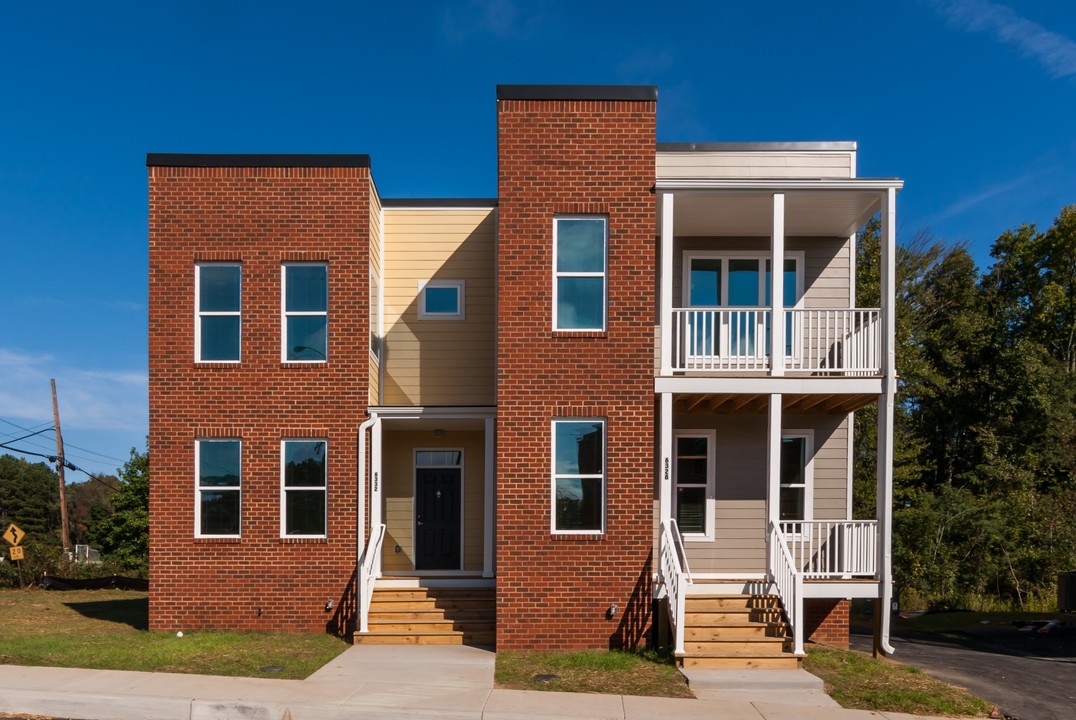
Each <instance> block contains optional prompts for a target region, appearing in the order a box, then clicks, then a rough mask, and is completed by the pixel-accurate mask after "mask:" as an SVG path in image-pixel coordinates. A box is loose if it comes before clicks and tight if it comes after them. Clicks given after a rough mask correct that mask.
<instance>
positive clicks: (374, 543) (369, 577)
mask: <svg viewBox="0 0 1076 720" xmlns="http://www.w3.org/2000/svg"><path fill="white" fill-rule="evenodd" d="M384 541H385V525H384V524H381V525H378V526H377V527H376V528H374V532H373V535H372V536H371V537H370V542H369V544H368V545H367V546H366V549H365V550H364V551H363V554H362V558H361V559H360V562H359V578H358V580H359V592H358V600H359V632H363V633H364V632H369V631H370V600H371V599H372V598H373V596H374V583H376V582H377V576H378V574H379V568H380V567H381V544H382V543H383V542H384Z"/></svg>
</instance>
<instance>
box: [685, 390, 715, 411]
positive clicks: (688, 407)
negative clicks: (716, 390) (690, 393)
mask: <svg viewBox="0 0 1076 720" xmlns="http://www.w3.org/2000/svg"><path fill="white" fill-rule="evenodd" d="M712 397H713V396H712V395H704V394H700V395H697V396H695V399H694V400H693V401H692V402H691V403H690V404H688V403H686V402H685V403H684V404H685V405H686V407H685V408H684V412H691V411H692V410H694V409H695V408H697V407H698V406H699V405H701V404H702V403H703V402H705V401H706V400H709V399H711V398H712Z"/></svg>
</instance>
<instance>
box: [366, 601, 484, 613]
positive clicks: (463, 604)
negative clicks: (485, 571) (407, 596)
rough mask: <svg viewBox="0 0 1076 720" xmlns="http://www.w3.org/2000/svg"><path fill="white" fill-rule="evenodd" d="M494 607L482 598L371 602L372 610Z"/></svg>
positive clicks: (420, 610)
mask: <svg viewBox="0 0 1076 720" xmlns="http://www.w3.org/2000/svg"><path fill="white" fill-rule="evenodd" d="M492 607H494V605H493V603H492V602H490V601H489V600H485V599H482V598H464V597H458V598H428V599H425V600H417V599H415V600H386V599H384V598H374V599H373V600H372V601H371V602H370V612H374V611H375V610H376V611H378V612H422V611H428V610H452V611H456V610H485V609H488V608H492Z"/></svg>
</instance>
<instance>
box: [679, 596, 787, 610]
mask: <svg viewBox="0 0 1076 720" xmlns="http://www.w3.org/2000/svg"><path fill="white" fill-rule="evenodd" d="M684 604H685V606H686V609H687V611H688V612H721V611H723V610H724V611H734V610H743V609H746V610H761V609H775V608H779V607H780V603H779V602H778V600H777V598H776V597H775V596H773V595H716V594H715V595H688V596H687V597H685V598H684Z"/></svg>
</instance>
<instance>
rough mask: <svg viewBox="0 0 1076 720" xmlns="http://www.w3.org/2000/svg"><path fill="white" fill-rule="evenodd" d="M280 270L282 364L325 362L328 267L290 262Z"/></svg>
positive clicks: (327, 327) (327, 351)
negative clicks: (281, 279)
mask: <svg viewBox="0 0 1076 720" xmlns="http://www.w3.org/2000/svg"><path fill="white" fill-rule="evenodd" d="M282 271H283V283H282V284H283V288H282V295H283V305H284V313H283V325H284V326H283V328H282V335H283V338H284V346H283V348H282V351H281V359H282V360H284V361H285V362H325V361H326V360H327V359H328V356H329V347H328V329H329V268H328V266H327V265H324V264H310V263H301V264H300V263H292V264H287V265H284V266H283V268H282Z"/></svg>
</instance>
